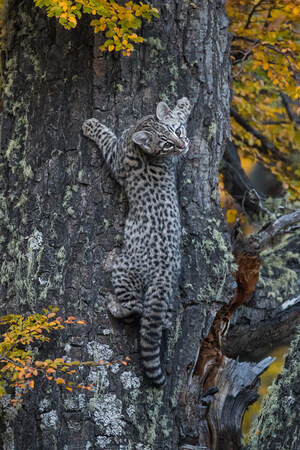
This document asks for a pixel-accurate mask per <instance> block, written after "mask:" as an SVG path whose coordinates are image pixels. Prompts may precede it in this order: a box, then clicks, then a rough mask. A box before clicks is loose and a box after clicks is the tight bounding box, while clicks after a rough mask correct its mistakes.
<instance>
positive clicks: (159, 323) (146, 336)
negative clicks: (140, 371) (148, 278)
mask: <svg viewBox="0 0 300 450" xmlns="http://www.w3.org/2000/svg"><path fill="white" fill-rule="evenodd" d="M159 291H160V289H157V288H153V289H151V290H148V292H147V293H146V295H145V300H144V301H145V304H144V310H143V315H142V318H141V336H140V346H141V360H142V363H143V366H144V368H145V372H146V375H147V377H148V378H149V379H150V380H151V381H152V383H153V384H154V386H157V387H160V386H162V385H163V384H164V383H165V381H166V376H165V374H164V373H163V371H162V368H161V362H160V347H161V339H162V330H163V322H164V320H165V310H166V301H165V299H164V297H165V295H164V293H163V292H159Z"/></svg>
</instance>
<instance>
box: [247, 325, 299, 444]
mask: <svg viewBox="0 0 300 450" xmlns="http://www.w3.org/2000/svg"><path fill="white" fill-rule="evenodd" d="M299 377H300V333H299V332H298V333H297V336H296V338H295V339H294V341H293V342H292V345H291V349H290V354H289V355H288V356H287V359H286V362H285V367H284V369H283V371H282V374H281V375H279V376H278V378H277V380H276V381H275V383H274V384H273V385H272V387H271V390H270V392H269V394H268V396H267V397H266V399H265V400H264V402H263V405H262V409H261V411H260V413H259V417H258V419H257V420H256V423H255V426H254V428H253V430H252V434H251V438H250V440H249V442H248V443H247V446H246V449H247V450H256V449H258V448H263V449H265V450H273V449H274V448H278V449H288V450H297V449H298V448H299V441H300V431H299V430H300V423H299V417H300V404H299V395H300V383H299Z"/></svg>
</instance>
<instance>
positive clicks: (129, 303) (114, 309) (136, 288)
mask: <svg viewBox="0 0 300 450" xmlns="http://www.w3.org/2000/svg"><path fill="white" fill-rule="evenodd" d="M112 284H113V287H114V294H112V295H111V296H110V300H109V303H108V305H107V307H108V309H109V311H110V313H111V314H112V315H113V316H114V317H117V318H119V319H121V318H127V317H130V316H141V315H142V312H143V305H142V294H141V285H140V281H139V278H138V276H137V275H136V274H135V273H134V271H132V270H130V268H129V267H128V265H126V264H124V265H122V264H118V266H117V267H115V268H114V271H113V274H112Z"/></svg>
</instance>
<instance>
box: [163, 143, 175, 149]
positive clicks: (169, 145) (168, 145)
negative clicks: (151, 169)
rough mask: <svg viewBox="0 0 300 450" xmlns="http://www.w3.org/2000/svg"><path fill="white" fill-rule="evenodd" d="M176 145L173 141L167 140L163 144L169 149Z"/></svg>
mask: <svg viewBox="0 0 300 450" xmlns="http://www.w3.org/2000/svg"><path fill="white" fill-rule="evenodd" d="M172 147H174V145H173V144H172V142H166V143H165V144H164V146H163V148H164V149H169V148H172Z"/></svg>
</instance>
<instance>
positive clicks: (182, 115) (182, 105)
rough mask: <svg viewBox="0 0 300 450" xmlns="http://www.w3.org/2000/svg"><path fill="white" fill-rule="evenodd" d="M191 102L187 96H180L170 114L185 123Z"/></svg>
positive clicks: (190, 108)
mask: <svg viewBox="0 0 300 450" xmlns="http://www.w3.org/2000/svg"><path fill="white" fill-rule="evenodd" d="M191 110H192V107H191V103H190V101H189V99H188V98H186V97H182V98H180V99H179V100H177V103H176V106H175V108H174V109H173V111H172V114H173V115H175V116H177V117H178V118H179V119H180V121H181V122H182V123H184V124H185V123H186V122H187V120H188V118H189V115H190V114H191Z"/></svg>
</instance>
